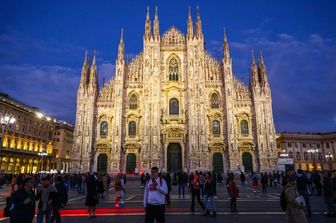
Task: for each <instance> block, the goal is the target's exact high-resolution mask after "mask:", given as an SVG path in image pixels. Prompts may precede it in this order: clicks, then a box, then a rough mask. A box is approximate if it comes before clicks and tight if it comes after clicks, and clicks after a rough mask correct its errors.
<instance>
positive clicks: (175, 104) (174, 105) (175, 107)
mask: <svg viewBox="0 0 336 223" xmlns="http://www.w3.org/2000/svg"><path fill="white" fill-rule="evenodd" d="M169 114H170V115H178V114H179V101H178V100H177V99H176V98H172V99H170V101H169Z"/></svg>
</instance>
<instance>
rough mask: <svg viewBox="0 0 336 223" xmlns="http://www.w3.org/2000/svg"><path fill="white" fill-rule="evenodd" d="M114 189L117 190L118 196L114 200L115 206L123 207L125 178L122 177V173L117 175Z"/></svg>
mask: <svg viewBox="0 0 336 223" xmlns="http://www.w3.org/2000/svg"><path fill="white" fill-rule="evenodd" d="M114 190H115V191H116V197H115V200H114V207H115V208H121V207H123V205H124V194H125V193H124V190H125V188H124V180H123V179H122V176H121V174H118V175H117V176H116V179H115V182H114Z"/></svg>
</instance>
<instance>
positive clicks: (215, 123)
mask: <svg viewBox="0 0 336 223" xmlns="http://www.w3.org/2000/svg"><path fill="white" fill-rule="evenodd" d="M212 134H214V136H219V135H220V122H219V121H218V120H214V121H213V122H212Z"/></svg>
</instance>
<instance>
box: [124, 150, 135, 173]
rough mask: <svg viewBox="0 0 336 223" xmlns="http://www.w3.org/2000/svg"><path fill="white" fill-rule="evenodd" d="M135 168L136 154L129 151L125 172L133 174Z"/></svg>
mask: <svg viewBox="0 0 336 223" xmlns="http://www.w3.org/2000/svg"><path fill="white" fill-rule="evenodd" d="M135 168H136V155H135V154H134V153H130V154H128V155H127V159H126V173H128V174H134V172H135Z"/></svg>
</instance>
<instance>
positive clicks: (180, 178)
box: [177, 170, 188, 199]
mask: <svg viewBox="0 0 336 223" xmlns="http://www.w3.org/2000/svg"><path fill="white" fill-rule="evenodd" d="M187 180H188V177H187V176H186V174H185V173H184V172H183V171H182V170H180V172H179V173H178V175H177V183H178V197H179V198H181V192H182V198H183V199H184V191H185V186H186V183H187Z"/></svg>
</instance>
